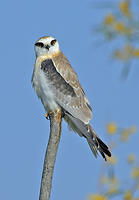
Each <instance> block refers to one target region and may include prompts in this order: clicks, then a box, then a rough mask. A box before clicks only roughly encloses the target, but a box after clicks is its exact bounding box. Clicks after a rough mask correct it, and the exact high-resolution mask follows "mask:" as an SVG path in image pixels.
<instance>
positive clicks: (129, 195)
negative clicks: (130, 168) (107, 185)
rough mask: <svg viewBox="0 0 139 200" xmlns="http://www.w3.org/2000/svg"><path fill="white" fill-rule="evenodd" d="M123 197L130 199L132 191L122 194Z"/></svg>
mask: <svg viewBox="0 0 139 200" xmlns="http://www.w3.org/2000/svg"><path fill="white" fill-rule="evenodd" d="M124 199H125V200H132V192H131V191H127V192H126V193H125V195H124Z"/></svg>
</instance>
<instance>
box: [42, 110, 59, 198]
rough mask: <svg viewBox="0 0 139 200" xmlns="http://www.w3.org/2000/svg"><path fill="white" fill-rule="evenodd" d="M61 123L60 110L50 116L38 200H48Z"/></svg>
mask: <svg viewBox="0 0 139 200" xmlns="http://www.w3.org/2000/svg"><path fill="white" fill-rule="evenodd" d="M61 122H62V115H61V110H57V112H56V113H53V114H51V115H50V136H49V141H48V145H47V150H46V154H45V159H44V166H43V173H42V180H41V189H40V197H39V200H49V199H50V193H51V186H52V177H53V169H54V165H55V160H56V154H57V150H58V145H59V142H60V136H61Z"/></svg>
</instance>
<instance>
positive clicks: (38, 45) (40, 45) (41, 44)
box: [35, 42, 44, 48]
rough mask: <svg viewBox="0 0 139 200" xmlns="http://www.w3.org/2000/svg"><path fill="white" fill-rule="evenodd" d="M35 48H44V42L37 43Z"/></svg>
mask: <svg viewBox="0 0 139 200" xmlns="http://www.w3.org/2000/svg"><path fill="white" fill-rule="evenodd" d="M35 46H37V47H41V48H42V47H44V44H43V43H42V42H36V44H35Z"/></svg>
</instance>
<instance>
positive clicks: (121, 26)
mask: <svg viewBox="0 0 139 200" xmlns="http://www.w3.org/2000/svg"><path fill="white" fill-rule="evenodd" d="M114 28H115V30H116V31H118V32H120V33H125V30H126V27H125V25H124V24H123V22H117V23H115V26H114Z"/></svg>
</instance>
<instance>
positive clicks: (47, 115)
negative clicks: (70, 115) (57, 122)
mask: <svg viewBox="0 0 139 200" xmlns="http://www.w3.org/2000/svg"><path fill="white" fill-rule="evenodd" d="M45 118H46V119H48V120H49V112H47V113H46V115H45Z"/></svg>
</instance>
